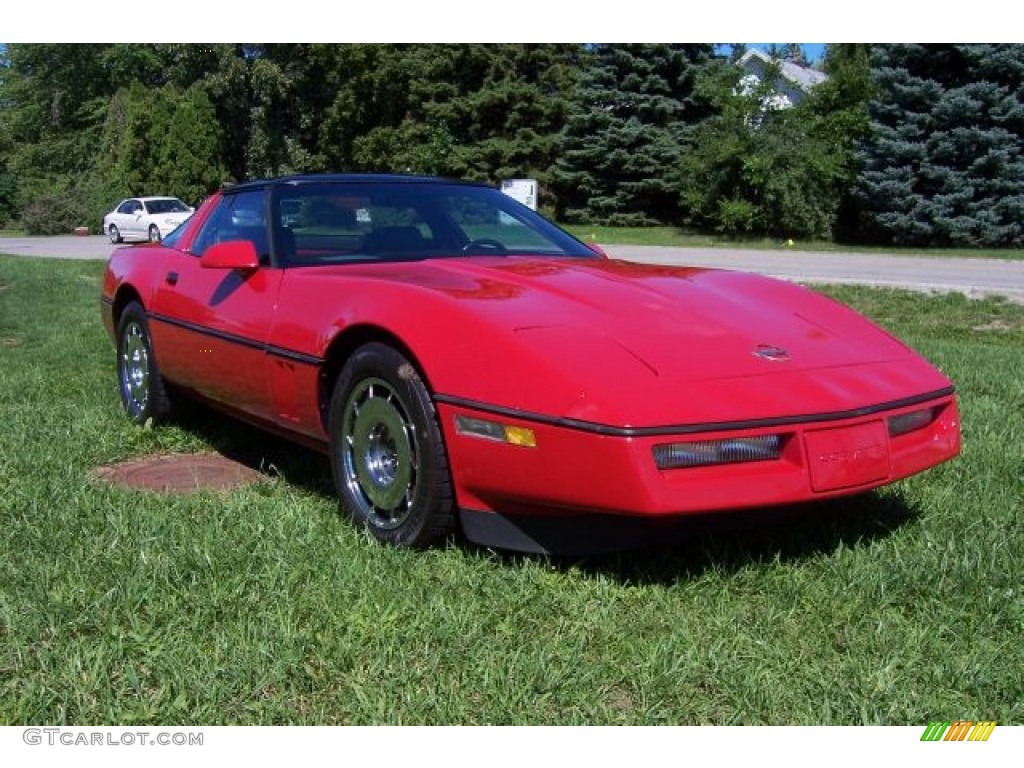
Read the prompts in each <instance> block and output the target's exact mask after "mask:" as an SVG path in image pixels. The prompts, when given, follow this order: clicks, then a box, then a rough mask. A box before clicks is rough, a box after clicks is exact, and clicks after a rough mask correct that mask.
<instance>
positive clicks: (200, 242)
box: [192, 189, 270, 264]
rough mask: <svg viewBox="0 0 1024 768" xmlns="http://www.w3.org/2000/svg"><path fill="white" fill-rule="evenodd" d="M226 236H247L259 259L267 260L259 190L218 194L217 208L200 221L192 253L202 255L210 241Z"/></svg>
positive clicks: (222, 239)
mask: <svg viewBox="0 0 1024 768" xmlns="http://www.w3.org/2000/svg"><path fill="white" fill-rule="evenodd" d="M230 240H248V241H249V242H250V243H252V244H253V247H254V248H255V249H256V253H257V254H258V255H259V257H260V262H261V263H263V264H266V263H268V262H269V259H270V249H269V247H268V240H267V223H266V220H265V218H264V216H263V190H261V189H257V190H253V191H251V192H241V193H239V194H236V195H225V196H224V197H223V198H221V200H220V202H219V203H218V204H217V209H216V210H215V211H214V212H213V213H212V214H210V218H209V219H207V220H206V223H205V224H203V229H202V230H201V231H200V232H199V234H198V236H197V237H196V239H195V242H194V243H193V244H192V253H193V255H195V256H202V255H203V253H205V252H206V249H207V248H209V247H210V246H211V245H216V244H217V243H224V242H228V241H230Z"/></svg>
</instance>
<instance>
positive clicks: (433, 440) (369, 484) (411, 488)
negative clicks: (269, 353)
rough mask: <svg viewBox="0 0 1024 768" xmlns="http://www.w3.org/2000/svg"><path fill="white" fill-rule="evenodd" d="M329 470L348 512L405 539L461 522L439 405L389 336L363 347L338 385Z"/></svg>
mask: <svg viewBox="0 0 1024 768" xmlns="http://www.w3.org/2000/svg"><path fill="white" fill-rule="evenodd" d="M329 432H330V456H331V474H332V475H333V477H334V484H335V487H336V489H337V492H338V497H339V498H340V500H341V503H342V506H343V508H344V509H345V511H346V513H347V514H348V515H349V516H350V517H351V518H352V520H353V521H354V522H355V523H356V524H357V525H359V526H361V527H364V528H366V529H367V530H368V531H369V532H370V533H371V534H373V536H374V537H375V538H377V539H378V540H380V541H382V542H385V543H387V544H392V545H395V546H399V547H412V548H422V547H427V546H430V545H431V544H436V543H438V542H440V541H442V540H444V539H446V538H447V537H448V536H450V535H451V534H452V533H453V532H454V530H455V504H454V499H453V494H452V483H451V477H450V475H449V470H448V454H447V452H446V451H445V447H444V437H443V435H442V433H441V428H440V425H439V424H438V420H437V411H436V410H435V408H434V403H433V401H432V400H431V397H430V393H429V392H428V391H427V388H426V386H425V385H424V383H423V380H422V379H421V378H420V375H419V373H418V372H417V371H416V369H415V368H414V367H413V366H412V364H411V363H410V362H409V361H408V360H407V359H406V358H405V357H404V356H403V355H402V354H401V353H399V352H398V351H397V350H395V349H394V348H393V347H390V346H388V345H386V344H380V343H376V342H374V343H370V344H366V345H364V346H362V347H360V348H359V349H357V350H356V351H355V352H354V353H353V354H352V356H351V357H350V358H349V359H348V361H347V362H346V363H345V366H344V368H342V370H341V373H340V374H339V375H338V380H337V381H336V382H335V385H334V392H333V395H332V397H331V406H330V416H329Z"/></svg>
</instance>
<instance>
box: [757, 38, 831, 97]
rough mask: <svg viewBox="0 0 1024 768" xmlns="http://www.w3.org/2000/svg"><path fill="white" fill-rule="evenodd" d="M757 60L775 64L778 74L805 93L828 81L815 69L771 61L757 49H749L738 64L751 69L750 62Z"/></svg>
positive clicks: (779, 60)
mask: <svg viewBox="0 0 1024 768" xmlns="http://www.w3.org/2000/svg"><path fill="white" fill-rule="evenodd" d="M752 59H757V60H758V61H760V62H761V63H762V64H777V65H778V67H779V74H780V75H782V76H783V77H784V78H786V79H787V80H789V81H790V82H791V83H793V84H794V85H796V86H797V87H798V88H800V89H801V90H804V91H807V90H810V89H811V88H813V87H814V86H816V85H818V84H819V83H823V82H825V81H826V80H828V75H826V74H825V73H824V72H821V71H819V70H817V69H811V68H810V67H802V66H800V65H799V64H794V63H793V62H792V61H787V60H785V59H773V58H772V57H771V56H769V55H768V54H767V53H765V52H764V51H761V50H758V49H757V48H751V49H750V50H749V51H747V52H746V53H744V54H743V56H742V57H740V60H739V64H740V66H742V67H746V68H747V69H751V68H752V67H751V66H750V61H751V60H752Z"/></svg>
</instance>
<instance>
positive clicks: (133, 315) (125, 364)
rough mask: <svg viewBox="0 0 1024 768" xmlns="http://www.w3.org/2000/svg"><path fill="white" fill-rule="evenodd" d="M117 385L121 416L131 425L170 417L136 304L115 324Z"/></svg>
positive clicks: (142, 315) (141, 311)
mask: <svg viewBox="0 0 1024 768" xmlns="http://www.w3.org/2000/svg"><path fill="white" fill-rule="evenodd" d="M117 385H118V392H119V393H120V395H121V404H122V405H123V406H124V410H125V413H127V414H128V418H129V419H131V420H132V422H134V423H135V424H140V425H141V424H145V423H146V422H147V421H149V420H150V419H152V420H153V421H154V422H160V421H163V420H165V419H166V418H167V417H168V416H170V414H171V400H170V398H169V397H168V395H167V388H166V387H165V386H164V381H163V379H162V378H161V376H160V369H159V367H158V366H157V363H156V356H155V355H154V354H153V345H152V342H151V341H150V336H149V324H148V323H147V322H146V311H145V310H144V309H143V308H142V305H141V304H139V303H138V302H137V301H133V302H131V303H130V304H128V306H126V307H125V308H124V311H123V312H122V313H121V318H120V320H119V321H118V323H117Z"/></svg>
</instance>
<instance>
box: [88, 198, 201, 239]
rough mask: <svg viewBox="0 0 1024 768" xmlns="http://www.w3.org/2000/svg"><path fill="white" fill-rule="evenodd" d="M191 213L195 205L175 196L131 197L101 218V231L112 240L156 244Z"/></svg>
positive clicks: (193, 211)
mask: <svg viewBox="0 0 1024 768" xmlns="http://www.w3.org/2000/svg"><path fill="white" fill-rule="evenodd" d="M193 213H195V208H192V207H190V206H188V205H185V204H184V203H183V202H181V200H179V199H178V198H176V197H130V198H128V199H127V200H122V201H121V202H120V203H118V204H117V207H116V208H114V210H112V211H111V212H110V213H108V214H107V215H106V216H104V217H103V231H104V232H105V233H106V234H107V235H109V237H110V242H112V243H120V242H121V241H123V240H148V241H149V242H151V243H159V242H160V241H161V240H162V239H163V238H164V236H165V235H168V234H170V233H171V232H173V231H174V230H175V229H177V228H178V227H180V226H181V225H182V224H183V223H184V222H185V221H186V220H187V219H188V217H189V216H191V215H192V214H193Z"/></svg>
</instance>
